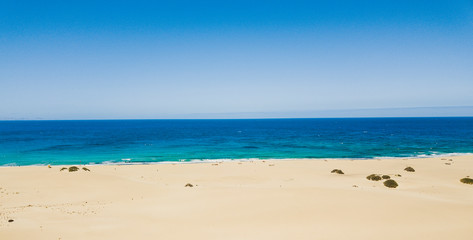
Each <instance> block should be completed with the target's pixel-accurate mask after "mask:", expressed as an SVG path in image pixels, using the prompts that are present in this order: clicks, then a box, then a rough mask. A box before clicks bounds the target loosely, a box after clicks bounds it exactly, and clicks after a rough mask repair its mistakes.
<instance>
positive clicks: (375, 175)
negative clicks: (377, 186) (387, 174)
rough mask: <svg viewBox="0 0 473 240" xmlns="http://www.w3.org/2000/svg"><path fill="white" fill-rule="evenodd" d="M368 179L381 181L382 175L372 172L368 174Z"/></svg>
mask: <svg viewBox="0 0 473 240" xmlns="http://www.w3.org/2000/svg"><path fill="white" fill-rule="evenodd" d="M366 179H368V180H371V181H379V180H381V177H380V176H379V175H377V174H371V175H369V176H367V177H366Z"/></svg>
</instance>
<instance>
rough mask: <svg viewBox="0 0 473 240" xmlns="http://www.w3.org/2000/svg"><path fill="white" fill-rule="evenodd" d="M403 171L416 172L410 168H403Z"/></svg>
mask: <svg viewBox="0 0 473 240" xmlns="http://www.w3.org/2000/svg"><path fill="white" fill-rule="evenodd" d="M404 171H406V172H415V171H416V170H414V168H412V167H406V168H404Z"/></svg>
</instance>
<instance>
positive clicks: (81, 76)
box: [0, 0, 473, 119]
mask: <svg viewBox="0 0 473 240" xmlns="http://www.w3.org/2000/svg"><path fill="white" fill-rule="evenodd" d="M446 106H473V1H471V0H470V1H462V0H458V1H402V0H401V1H400V0H395V1H379V0H378V1H296V0H292V1H274V0H273V1H231V2H230V1H154V2H153V3H151V1H149V2H148V1H1V2H0V119H23V118H26V119H35V118H44V119H82V118H167V117H176V116H182V117H186V116H199V117H209V116H218V114H226V113H242V112H243V113H246V114H247V115H245V116H248V117H251V116H252V115H251V114H252V113H255V114H261V113H268V112H269V113H274V112H279V113H285V114H286V115H285V116H291V114H290V113H291V112H297V113H298V115H297V116H298V117H301V116H302V117H303V116H306V115H304V113H305V112H314V111H332V110H337V111H338V110H340V109H347V110H352V109H372V108H404V107H407V108H412V107H446ZM425 109H427V110H428V109H429V108H425ZM434 112H435V111H434ZM248 113H249V115H248ZM193 114H194V115H193ZM212 114H214V115H212ZM398 114H399V115H402V111H400V112H399V111H398ZM471 114H473V113H471ZM440 115H441V114H440ZM454 115H455V114H454ZM233 116H235V117H238V116H239V115H238V114H237V115H233ZM307 116H310V114H308V115H307Z"/></svg>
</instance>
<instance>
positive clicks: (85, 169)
mask: <svg viewBox="0 0 473 240" xmlns="http://www.w3.org/2000/svg"><path fill="white" fill-rule="evenodd" d="M82 170H84V171H86V172H90V169H88V168H86V167H83V168H82Z"/></svg>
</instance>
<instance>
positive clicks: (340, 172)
mask: <svg viewBox="0 0 473 240" xmlns="http://www.w3.org/2000/svg"><path fill="white" fill-rule="evenodd" d="M331 173H336V174H345V173H344V172H343V171H342V170H340V169H333V170H332V171H331Z"/></svg>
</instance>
